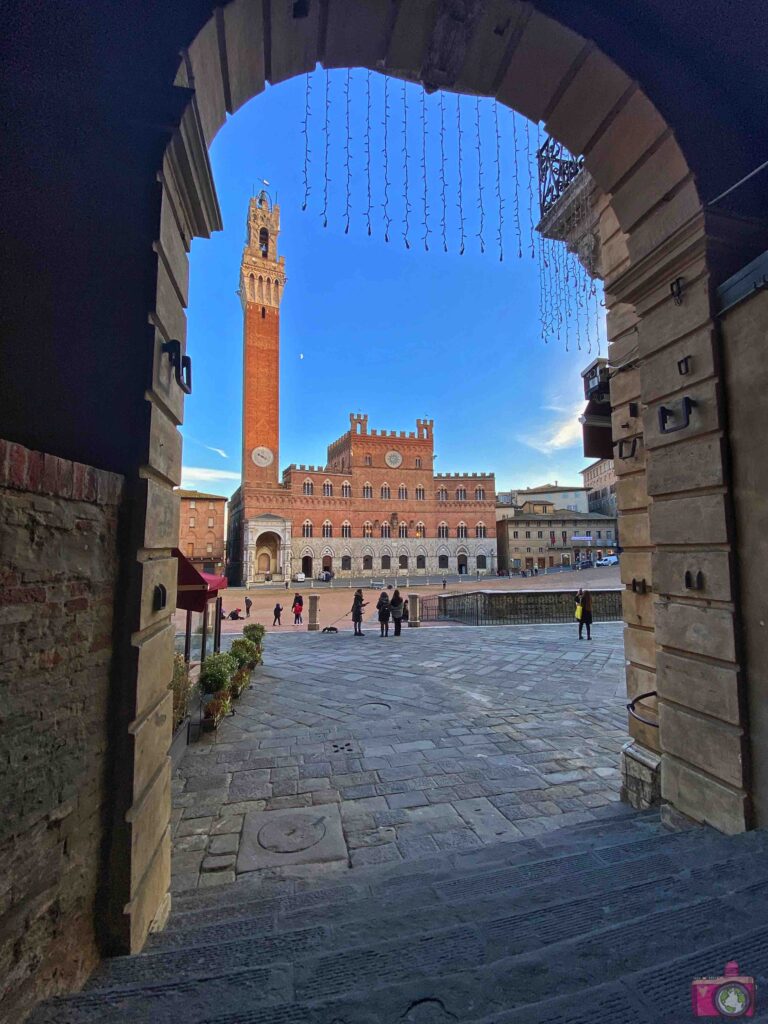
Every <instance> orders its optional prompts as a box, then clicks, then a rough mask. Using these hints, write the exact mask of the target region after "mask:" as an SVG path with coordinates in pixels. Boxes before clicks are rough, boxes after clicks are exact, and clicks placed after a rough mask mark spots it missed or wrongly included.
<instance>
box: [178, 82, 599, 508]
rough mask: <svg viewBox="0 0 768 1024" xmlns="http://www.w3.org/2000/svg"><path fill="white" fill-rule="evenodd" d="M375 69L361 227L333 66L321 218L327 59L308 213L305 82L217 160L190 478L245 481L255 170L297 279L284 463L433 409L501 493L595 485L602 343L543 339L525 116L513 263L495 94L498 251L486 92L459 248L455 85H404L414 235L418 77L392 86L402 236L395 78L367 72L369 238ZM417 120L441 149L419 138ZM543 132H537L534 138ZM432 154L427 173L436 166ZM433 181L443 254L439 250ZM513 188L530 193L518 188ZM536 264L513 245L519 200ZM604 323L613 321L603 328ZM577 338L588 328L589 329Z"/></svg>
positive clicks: (504, 117) (266, 104) (235, 137)
mask: <svg viewBox="0 0 768 1024" xmlns="http://www.w3.org/2000/svg"><path fill="white" fill-rule="evenodd" d="M368 86H369V82H368V78H367V75H366V73H365V72H364V71H356V72H354V73H353V75H352V78H351V82H350V92H349V97H350V110H349V114H350V116H349V123H350V147H349V149H350V161H349V167H350V182H351V192H350V216H349V220H350V227H349V232H348V233H345V226H346V220H345V207H346V182H347V173H346V137H347V129H346V122H347V117H346V113H347V110H346V97H345V88H346V72H344V71H340V72H334V73H332V74H331V76H330V85H329V90H330V91H329V106H328V126H329V130H330V144H329V147H328V178H329V184H328V188H327V194H328V203H327V221H328V224H327V227H324V226H323V221H324V219H325V215H324V212H323V208H324V205H325V199H324V195H325V192H326V189H325V144H324V138H325V133H324V124H325V117H326V114H325V110H326V104H325V91H326V83H325V73H324V72H322V71H319V72H317V73H316V74H315V75H314V76H313V78H312V83H311V96H310V118H309V129H308V138H309V145H310V163H309V183H310V187H311V192H310V195H309V198H308V204H307V210H306V211H303V210H302V203H303V201H304V189H305V185H304V156H305V138H304V134H303V131H302V122H303V119H304V114H305V104H306V92H305V90H306V85H305V80H304V79H295V80H293V81H291V82H288V83H284V84H281V85H279V86H276V87H274V88H269V87H268V88H267V91H266V92H265V93H264V94H262V95H261V96H258V97H256V98H255V99H254V100H252V101H251V102H250V103H249V104H248V105H247V106H245V107H244V108H243V109H242V110H240V111H239V112H238V113H237V114H236V115H235V116H234V117H232V118H230V119H229V122H228V123H227V124H226V125H225V126H224V127H223V128H222V130H221V131H220V132H219V135H218V136H217V138H216V139H215V141H214V144H213V146H212V149H211V163H212V166H213V172H214V178H215V181H216V187H217V191H218V195H219V201H220V204H221V209H222V214H223V220H224V230H223V231H222V232H219V233H217V234H216V235H214V236H213V237H212V238H211V239H196V240H195V241H194V243H193V247H192V256H191V282H190V304H189V310H188V314H189V331H188V351H189V352H190V354H191V355H192V359H193V364H194V370H195V374H194V393H193V395H192V396H191V398H189V399H187V402H186V410H185V423H184V427H183V434H184V476H183V485H184V486H187V487H197V488H200V489H204V490H210V491H212V492H214V493H220V494H226V495H228V494H231V493H232V491H233V490H234V489H235V488H236V487H237V485H238V481H239V472H240V446H241V415H242V413H241V406H242V312H241V307H240V301H239V298H238V296H237V294H236V290H237V288H238V275H239V266H240V258H241V255H242V248H243V242H244V235H245V221H246V214H247V208H248V200H249V198H250V196H251V194H252V192H253V189H254V187H256V188H257V189H258V188H259V187H261V186H260V184H259V181H260V179H267V180H268V181H269V182H270V185H269V187H268V189H267V191H268V192H269V193H270V194H271V196H272V197H273V198H274V197H275V196H276V197H277V201H278V203H279V204H280V207H281V222H282V223H281V235H280V239H279V243H278V244H279V252H280V254H282V255H284V256H285V259H286V273H287V285H286V290H285V296H284V300H283V303H282V308H281V365H280V370H281V451H280V463H281V467H284V466H286V465H288V464H289V463H291V462H297V463H313V464H321V463H324V462H325V456H326V446H327V445H328V444H329V443H330V442H331V441H333V440H335V439H336V438H337V437H338V436H339V435H341V434H342V433H343V432H344V431H345V430H346V429H347V426H348V414H349V413H350V412H351V411H361V412H365V413H367V414H368V416H369V426H370V427H371V428H377V429H387V430H412V429H414V424H415V420H416V418H417V417H419V416H429V417H432V418H433V419H434V420H435V451H436V453H437V456H438V458H437V459H436V461H435V466H436V470H437V471H438V472H469V471H472V470H482V471H493V472H495V473H496V480H497V488H498V489H499V490H502V489H508V488H510V487H519V486H529V485H535V484H539V483H544V482H547V481H554V480H555V479H557V480H558V481H559V482H560V483H564V482H569V483H578V482H580V477H579V470H580V469H582V468H583V467H584V466H585V465H587V464H588V461H589V460H586V459H584V458H583V456H582V454H581V431H580V426H579V424H578V420H577V417H578V415H579V413H580V411H581V410H582V409H583V401H581V400H580V395H581V394H582V392H581V379H580V376H579V372H580V370H581V369H583V368H584V366H586V365H587V364H588V363H589V362H590V361H591V359H592V358H594V355H595V354H596V353H595V352H594V343H593V352H592V354H588V353H587V351H586V350H583V351H579V350H578V349H577V339H576V337H575V334H574V332H573V330H572V329H571V331H570V332H569V333H570V338H569V346H568V347H569V349H570V351H566V346H565V336H564V335H565V328H563V331H562V335H561V338H560V340H559V341H558V340H557V339H556V338H555V339H551V340H550V341H549V343H548V344H544V343H543V341H542V338H541V329H540V318H539V280H540V277H539V266H538V262H536V261H534V260H533V259H531V256H530V217H529V214H528V210H529V208H531V209H532V210H533V214H534V216H535V215H536V211H537V196H536V187H537V186H536V182H535V180H534V176H535V170H534V169H533V167H532V169H531V175H530V177H529V175H528V168H527V165H526V152H527V150H526V138H525V122H524V121H523V119H522V118H519V117H518V118H517V119H516V122H517V123H516V125H515V126H514V127H515V129H516V131H517V135H518V153H519V156H518V172H517V190H516V189H515V171H514V152H515V150H514V145H513V117H512V115H511V113H510V112H509V111H508V110H505V109H503V108H499V110H498V112H497V117H498V125H499V135H498V141H499V168H500V174H499V178H498V181H499V182H500V192H501V195H502V199H503V203H504V206H503V214H502V215H503V223H502V227H501V235H502V242H503V247H504V259H503V261H500V260H499V244H498V234H499V209H498V198H497V194H496V186H497V163H496V152H497V150H496V141H497V139H496V121H495V117H494V108H493V104H492V103H491V102H490V101H481V104H480V136H479V137H480V156H481V160H482V173H483V177H482V181H483V216H484V223H483V228H482V234H483V239H484V243H485V248H486V251H485V254H481V252H480V240H479V238H478V234H479V232H480V208H479V198H478V197H479V190H478V180H479V169H478V154H477V134H476V118H477V108H476V105H475V100H474V99H470V98H468V97H463V98H462V100H461V118H462V133H463V134H462V143H463V150H462V200H463V213H464V220H465V252H464V255H459V252H458V249H459V235H460V222H459V208H458V203H457V198H458V174H457V148H458V147H457V138H458V136H457V109H456V102H457V101H456V97H455V96H446V97H445V98H444V101H443V108H444V109H443V112H442V119H443V122H444V124H445V131H444V133H443V146H442V152H444V153H445V164H444V177H445V195H446V214H445V221H446V234H447V240H448V246H449V252H448V253H445V252H444V251H443V246H442V239H441V234H442V231H441V220H442V211H443V203H442V181H441V179H442V176H443V175H442V174H441V169H442V166H443V163H442V155H441V144H440V120H441V110H440V97H439V95H436V96H432V97H427V98H426V99H425V107H424V110H423V111H422V107H421V96H422V93H421V90H420V89H418V88H416V87H415V86H408V87H407V89H406V100H407V104H408V110H407V131H406V133H405V141H406V143H407V150H408V181H409V187H408V197H409V202H410V206H411V211H410V218H409V219H410V224H409V241H410V246H411V247H410V249H408V248H406V246H405V244H404V240H403V233H404V224H403V215H404V199H403V194H404V152H403V149H404V135H403V85H402V83H400V82H396V81H393V80H390V81H389V83H388V104H389V115H388V120H389V132H388V146H387V149H388V161H389V163H388V178H389V180H390V183H391V184H390V188H389V197H390V205H389V215H390V217H391V218H392V223H391V226H390V231H389V235H390V241H389V242H388V243H387V242H385V241H384V223H383V210H382V206H381V204H382V200H383V186H384V182H383V165H384V154H383V125H382V121H383V102H384V95H383V88H384V79H383V78H382V77H380V76H378V75H372V76H371V78H370V89H371V135H370V138H371V143H370V177H371V194H372V214H371V217H372V233H371V235H370V237H369V235H368V233H367V215H366V208H367V205H368V201H367V191H368V171H367V168H368V164H369V161H368V159H367V157H366V151H365V150H366V136H367V132H366V122H367V105H368V104H367V90H368ZM422 115H423V116H424V117H425V118H426V124H427V137H426V146H425V148H423V147H422ZM536 135H537V129H536V127H535V126H533V125H531V126H530V128H529V137H528V149H530V150H531V152H533V151H534V150H535V146H536ZM424 157H426V166H427V174H426V176H425V175H424V174H423V171H422V164H423V159H424ZM425 180H426V182H427V205H428V210H427V223H428V225H429V228H430V235H429V238H428V244H429V251H428V252H426V251H425V249H424V242H423V236H424V233H425V232H424V226H423V220H424V207H423V203H424V191H423V190H424V181H425ZM516 192H517V199H516ZM516 207H517V209H518V211H519V219H520V225H521V229H520V238H521V242H522V248H523V257H522V259H519V258H518V255H517V250H518V235H517V230H516V217H515V209H516ZM602 330H603V329H602V328H601V333H602ZM581 341H582V345H583V344H584V341H583V332H582V338H581Z"/></svg>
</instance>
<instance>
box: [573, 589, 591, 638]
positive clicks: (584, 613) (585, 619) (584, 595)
mask: <svg viewBox="0 0 768 1024" xmlns="http://www.w3.org/2000/svg"><path fill="white" fill-rule="evenodd" d="M579 594H580V595H581V597H580V600H578V601H577V603H576V618H577V619H578V620H579V640H583V639H584V636H583V630H584V627H585V626H586V627H587V640H591V639H592V595H591V594H590V592H589V591H588V590H580V591H579Z"/></svg>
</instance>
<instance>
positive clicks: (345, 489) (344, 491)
mask: <svg viewBox="0 0 768 1024" xmlns="http://www.w3.org/2000/svg"><path fill="white" fill-rule="evenodd" d="M341 496H342V498H351V497H352V484H351V483H350V482H349V480H345V481H344V483H343V484H342V485H341Z"/></svg>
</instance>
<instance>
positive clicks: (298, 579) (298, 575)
mask: <svg viewBox="0 0 768 1024" xmlns="http://www.w3.org/2000/svg"><path fill="white" fill-rule="evenodd" d="M306 578H307V577H306V576H305V575H304V573H303V572H295V573H294V574H293V581H294V583H303V582H304V580H306Z"/></svg>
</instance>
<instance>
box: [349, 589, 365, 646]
mask: <svg viewBox="0 0 768 1024" xmlns="http://www.w3.org/2000/svg"><path fill="white" fill-rule="evenodd" d="M367 606H368V602H367V601H364V600H363V592H362V590H360V589H359V588H358V589H357V590H356V591H355V596H354V597H353V598H352V623H353V625H354V627H355V636H365V633H364V632H363V608H366V607H367Z"/></svg>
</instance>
